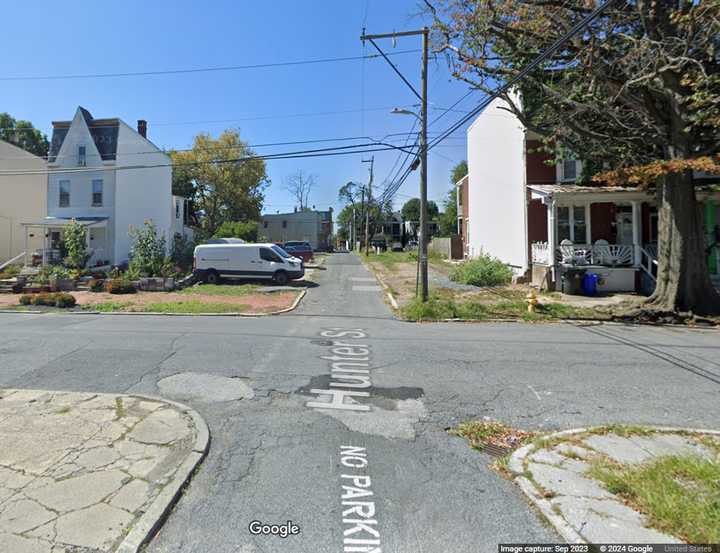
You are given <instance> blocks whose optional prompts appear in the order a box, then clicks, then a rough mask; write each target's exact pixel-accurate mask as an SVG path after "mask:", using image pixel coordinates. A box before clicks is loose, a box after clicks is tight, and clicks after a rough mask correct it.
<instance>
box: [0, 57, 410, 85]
mask: <svg viewBox="0 0 720 553" xmlns="http://www.w3.org/2000/svg"><path fill="white" fill-rule="evenodd" d="M416 52H419V50H418V49H414V50H399V51H397V52H391V53H390V54H388V55H392V56H398V55H403V54H412V53H416ZM379 57H380V55H379V54H368V55H366V56H345V57H338V58H319V59H307V60H296V61H281V62H274V63H256V64H249V65H226V66H220V67H197V68H188V69H166V70H158V71H129V72H126V73H88V74H81V75H80V74H79V75H29V76H13V77H0V81H56V80H70V79H107V78H114V77H149V76H156V75H180V74H188V73H210V72H220V71H241V70H246V69H266V68H272V67H292V66H296V65H314V64H323V63H336V62H345V61H357V60H365V59H373V58H379Z"/></svg>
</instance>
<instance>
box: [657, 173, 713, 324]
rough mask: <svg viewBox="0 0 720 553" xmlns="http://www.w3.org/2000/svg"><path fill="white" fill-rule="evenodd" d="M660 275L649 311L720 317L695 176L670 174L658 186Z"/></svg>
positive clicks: (690, 174)
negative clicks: (688, 312)
mask: <svg viewBox="0 0 720 553" xmlns="http://www.w3.org/2000/svg"><path fill="white" fill-rule="evenodd" d="M658 216H659V232H658V234H659V236H658V275H657V285H656V288H655V292H654V293H653V295H652V296H651V297H650V298H649V299H648V301H647V302H646V307H650V308H652V309H655V310H660V311H675V312H687V311H690V312H693V313H695V314H699V315H711V314H720V296H719V295H718V293H717V291H716V290H715V288H714V287H713V285H712V282H711V281H710V275H709V273H708V265H707V255H706V253H705V234H704V230H703V216H702V212H701V210H700V206H699V204H698V203H697V201H696V199H695V189H694V187H693V181H692V173H691V172H690V171H686V172H684V173H671V174H668V175H667V176H666V177H665V178H664V179H663V180H662V182H660V183H658Z"/></svg>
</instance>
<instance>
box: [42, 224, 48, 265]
mask: <svg viewBox="0 0 720 553" xmlns="http://www.w3.org/2000/svg"><path fill="white" fill-rule="evenodd" d="M49 232H50V228H49V227H42V233H43V255H42V265H43V267H44V266H45V265H47V250H48V233H49Z"/></svg>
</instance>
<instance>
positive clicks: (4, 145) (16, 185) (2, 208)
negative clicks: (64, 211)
mask: <svg viewBox="0 0 720 553" xmlns="http://www.w3.org/2000/svg"><path fill="white" fill-rule="evenodd" d="M0 170H3V171H25V170H33V171H41V172H44V171H46V170H47V166H46V164H45V160H43V159H42V158H39V157H37V156H34V155H32V154H30V153H28V152H26V151H25V150H22V149H20V148H17V147H16V146H13V145H12V144H9V143H8V142H4V141H2V140H0ZM46 185H47V175H46V174H44V173H43V174H37V175H4V176H3V175H0V263H2V262H3V261H7V260H8V259H10V258H11V257H15V256H16V255H19V254H20V253H22V252H23V251H24V250H23V248H24V246H25V230H24V229H23V227H22V226H21V225H20V223H21V222H22V221H27V220H33V219H40V218H42V217H45V207H46V205H45V187H46ZM34 234H36V236H35V238H33V239H30V240H29V241H28V249H29V250H34V249H36V248H38V247H40V245H41V243H42V242H41V239H40V234H39V233H34Z"/></svg>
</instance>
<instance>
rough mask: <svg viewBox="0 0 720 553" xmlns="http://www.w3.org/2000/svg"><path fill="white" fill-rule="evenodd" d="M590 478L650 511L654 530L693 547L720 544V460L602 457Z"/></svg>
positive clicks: (646, 512)
mask: <svg viewBox="0 0 720 553" xmlns="http://www.w3.org/2000/svg"><path fill="white" fill-rule="evenodd" d="M589 475H590V476H592V477H593V478H596V479H598V480H600V481H602V482H603V483H604V484H605V486H606V487H607V489H608V491H610V492H612V493H614V494H617V495H619V496H621V497H622V498H623V499H624V500H625V501H627V502H628V504H630V505H631V506H632V507H634V508H635V509H637V510H639V511H641V512H643V513H645V514H646V515H647V516H648V519H649V522H650V524H651V526H652V527H653V528H656V529H657V530H660V531H662V532H666V533H669V534H673V535H675V536H678V537H680V538H682V539H684V540H685V541H687V542H689V543H718V542H720V462H718V461H714V462H713V461H710V460H707V459H704V458H702V457H699V456H697V455H681V456H669V457H661V458H658V459H656V460H654V461H651V462H649V463H646V464H643V465H622V464H618V463H613V462H610V461H608V460H607V459H603V458H597V459H595V460H594V461H593V465H592V467H591V469H590V471H589Z"/></svg>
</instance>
